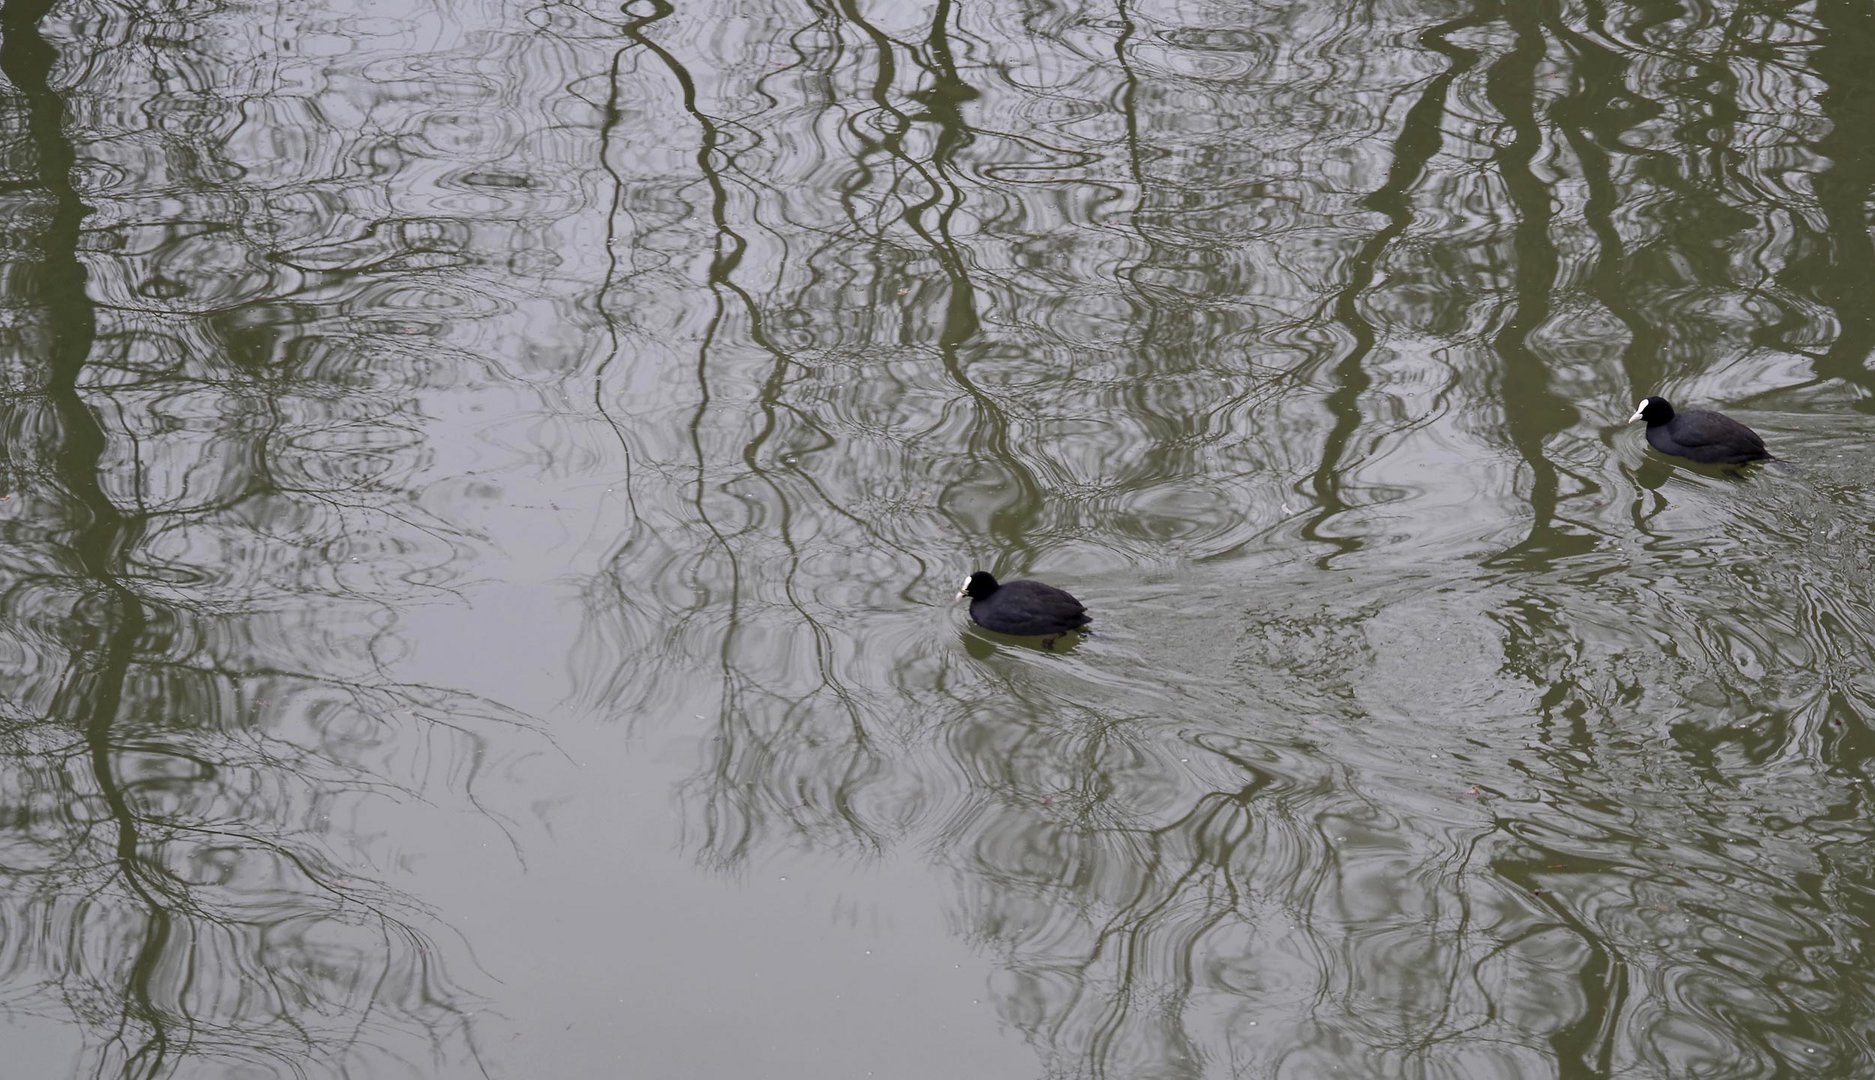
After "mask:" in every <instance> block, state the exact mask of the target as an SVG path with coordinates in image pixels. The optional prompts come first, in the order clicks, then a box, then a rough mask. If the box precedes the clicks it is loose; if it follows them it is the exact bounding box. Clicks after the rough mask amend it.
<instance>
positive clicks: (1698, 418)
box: [1666, 409, 1771, 465]
mask: <svg viewBox="0 0 1875 1080" xmlns="http://www.w3.org/2000/svg"><path fill="white" fill-rule="evenodd" d="M1666 427H1667V428H1668V435H1669V436H1670V437H1671V438H1672V439H1673V441H1674V442H1676V443H1678V444H1679V445H1680V450H1679V453H1681V454H1683V455H1685V456H1686V457H1689V458H1692V459H1693V460H1694V461H1705V462H1716V463H1721V464H1731V465H1736V464H1742V463H1743V462H1747V461H1760V460H1762V459H1764V458H1768V457H1770V456H1771V453H1770V451H1768V450H1766V449H1765V448H1764V440H1763V439H1761V438H1759V437H1758V433H1757V432H1755V431H1753V430H1751V429H1750V428H1748V427H1746V426H1745V425H1743V424H1741V423H1739V422H1738V421H1736V420H1734V419H1732V418H1731V417H1729V416H1726V415H1725V414H1724V413H1716V412H1709V411H1707V410H1705V409H1689V410H1687V411H1686V412H1683V413H1680V414H1679V415H1677V416H1675V417H1674V418H1673V420H1672V422H1671V423H1669V424H1667V425H1666Z"/></svg>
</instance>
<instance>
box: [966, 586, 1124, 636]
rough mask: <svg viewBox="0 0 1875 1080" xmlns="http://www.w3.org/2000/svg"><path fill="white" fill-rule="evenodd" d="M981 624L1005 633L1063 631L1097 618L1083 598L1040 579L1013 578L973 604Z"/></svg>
mask: <svg viewBox="0 0 1875 1080" xmlns="http://www.w3.org/2000/svg"><path fill="white" fill-rule="evenodd" d="M970 617H971V618H973V619H975V620H976V621H977V625H979V626H983V627H986V628H988V629H991V630H995V631H997V632H999V633H1004V634H1018V635H1032V634H1059V633H1062V632H1064V631H1067V630H1074V629H1077V628H1079V627H1082V626H1085V625H1087V624H1088V623H1089V622H1092V621H1093V619H1092V618H1091V617H1090V616H1089V615H1088V614H1087V608H1086V607H1084V606H1082V604H1081V602H1080V601H1079V600H1076V599H1075V598H1074V597H1072V596H1070V595H1069V594H1067V593H1066V592H1063V591H1062V590H1060V589H1057V588H1055V587H1054V586H1053V585H1044V584H1042V583H1041V582H1039V581H1010V582H1005V583H1004V584H1002V585H1000V586H998V587H997V589H996V591H995V592H993V593H991V594H990V596H989V598H988V599H986V600H979V601H977V602H975V603H973V604H971V605H970Z"/></svg>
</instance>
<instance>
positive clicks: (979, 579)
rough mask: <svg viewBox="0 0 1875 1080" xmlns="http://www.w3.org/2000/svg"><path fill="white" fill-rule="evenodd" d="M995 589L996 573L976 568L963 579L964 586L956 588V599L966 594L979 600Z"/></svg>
mask: <svg viewBox="0 0 1875 1080" xmlns="http://www.w3.org/2000/svg"><path fill="white" fill-rule="evenodd" d="M995 591H996V575H994V574H992V573H990V572H989V571H988V570H978V571H977V572H976V573H974V574H971V575H970V576H969V577H967V578H965V579H964V587H963V588H961V589H958V590H957V599H959V600H962V599H963V598H964V597H966V596H968V597H970V598H971V599H972V600H981V599H983V598H984V597H986V596H988V595H989V594H991V593H993V592H995Z"/></svg>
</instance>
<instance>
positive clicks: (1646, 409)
mask: <svg viewBox="0 0 1875 1080" xmlns="http://www.w3.org/2000/svg"><path fill="white" fill-rule="evenodd" d="M1671 419H1673V404H1672V402H1669V401H1668V400H1667V399H1666V398H1663V397H1650V398H1642V399H1641V403H1640V404H1639V405H1637V406H1635V408H1634V415H1633V416H1630V417H1628V423H1630V424H1632V423H1634V422H1635V421H1637V420H1645V421H1647V426H1648V427H1653V426H1654V425H1655V424H1664V423H1666V422H1667V421H1669V420H1671Z"/></svg>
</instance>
